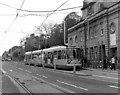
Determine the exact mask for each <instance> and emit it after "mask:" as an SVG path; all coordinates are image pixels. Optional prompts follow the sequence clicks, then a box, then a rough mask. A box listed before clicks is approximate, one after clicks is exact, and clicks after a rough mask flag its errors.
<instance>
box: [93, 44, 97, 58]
mask: <svg viewBox="0 0 120 95" xmlns="http://www.w3.org/2000/svg"><path fill="white" fill-rule="evenodd" d="M94 50H95V59H97V55H98V48H97V46H96V47H94Z"/></svg>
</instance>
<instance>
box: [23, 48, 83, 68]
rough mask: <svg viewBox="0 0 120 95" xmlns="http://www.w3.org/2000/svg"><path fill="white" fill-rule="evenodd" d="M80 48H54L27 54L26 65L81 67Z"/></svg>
mask: <svg viewBox="0 0 120 95" xmlns="http://www.w3.org/2000/svg"><path fill="white" fill-rule="evenodd" d="M80 54H81V53H80V48H75V47H66V46H54V47H51V48H47V49H43V50H36V51H31V52H26V53H25V63H26V64H32V65H35V66H36V65H39V66H44V67H52V68H73V65H76V66H77V67H80V66H81V64H80V57H81V55H80Z"/></svg>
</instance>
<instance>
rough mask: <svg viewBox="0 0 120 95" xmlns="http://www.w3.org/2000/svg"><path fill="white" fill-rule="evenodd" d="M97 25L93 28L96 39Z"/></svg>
mask: <svg viewBox="0 0 120 95" xmlns="http://www.w3.org/2000/svg"><path fill="white" fill-rule="evenodd" d="M97 31H98V25H95V27H94V37H97Z"/></svg>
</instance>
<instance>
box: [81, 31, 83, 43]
mask: <svg viewBox="0 0 120 95" xmlns="http://www.w3.org/2000/svg"><path fill="white" fill-rule="evenodd" d="M81 41H83V31H81Z"/></svg>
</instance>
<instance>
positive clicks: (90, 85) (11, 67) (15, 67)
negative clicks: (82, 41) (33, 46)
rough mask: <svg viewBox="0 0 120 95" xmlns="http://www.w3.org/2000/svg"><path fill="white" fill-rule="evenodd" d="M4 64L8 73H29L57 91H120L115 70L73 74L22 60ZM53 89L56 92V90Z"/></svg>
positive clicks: (85, 71)
mask: <svg viewBox="0 0 120 95" xmlns="http://www.w3.org/2000/svg"><path fill="white" fill-rule="evenodd" d="M2 64H3V65H2V68H3V69H4V70H5V71H6V72H7V73H9V74H12V75H14V76H16V75H17V74H18V73H19V74H22V75H23V74H24V75H25V76H27V75H28V74H29V76H31V77H32V78H34V79H35V80H38V81H42V82H45V83H46V84H47V85H49V86H51V87H53V88H56V89H58V90H59V91H56V90H55V91H56V92H57V93H61V92H60V91H62V92H65V93H111V95H114V94H115V93H118V89H119V87H118V75H117V73H115V72H113V73H109V72H105V73H104V74H103V73H101V72H96V71H95V72H90V71H89V70H81V71H79V73H78V72H77V73H76V74H72V71H63V70H54V69H49V68H43V67H35V66H29V65H24V63H20V62H19V63H18V62H2ZM15 73H16V74H15ZM29 86H32V85H29ZM31 89H34V87H31ZM50 91H51V90H49V92H50ZM52 91H53V92H54V90H52ZM56 92H55V93H56ZM102 95H104V94H102ZM115 95H117V94H115Z"/></svg>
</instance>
